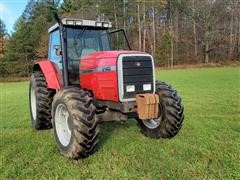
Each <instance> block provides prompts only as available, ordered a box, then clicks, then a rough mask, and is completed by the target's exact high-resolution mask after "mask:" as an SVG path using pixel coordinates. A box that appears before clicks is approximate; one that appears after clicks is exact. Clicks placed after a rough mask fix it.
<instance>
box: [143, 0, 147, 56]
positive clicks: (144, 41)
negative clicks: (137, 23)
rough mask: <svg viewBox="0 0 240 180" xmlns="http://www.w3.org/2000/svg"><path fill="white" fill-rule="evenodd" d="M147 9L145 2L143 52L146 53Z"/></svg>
mask: <svg viewBox="0 0 240 180" xmlns="http://www.w3.org/2000/svg"><path fill="white" fill-rule="evenodd" d="M145 11H146V7H145V1H144V3H143V26H144V29H143V51H144V52H145V51H146V12H145Z"/></svg>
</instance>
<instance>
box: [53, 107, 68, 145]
mask: <svg viewBox="0 0 240 180" xmlns="http://www.w3.org/2000/svg"><path fill="white" fill-rule="evenodd" d="M54 118H55V121H54V122H55V128H56V132H57V137H58V139H59V141H60V143H61V144H62V145H63V146H67V145H68V144H69V143H70V140H71V134H72V130H71V129H72V128H71V124H72V123H71V121H70V118H69V113H68V110H67V107H66V106H65V105H64V104H59V105H58V106H57V108H56V110H55V117H54Z"/></svg>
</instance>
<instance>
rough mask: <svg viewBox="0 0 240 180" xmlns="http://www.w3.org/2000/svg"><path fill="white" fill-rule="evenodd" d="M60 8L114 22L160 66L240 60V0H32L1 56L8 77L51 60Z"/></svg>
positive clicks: (63, 12)
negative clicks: (52, 29)
mask: <svg viewBox="0 0 240 180" xmlns="http://www.w3.org/2000/svg"><path fill="white" fill-rule="evenodd" d="M54 12H58V13H59V14H60V16H61V17H74V18H82V19H94V20H96V19H98V20H105V21H111V22H112V24H113V28H114V29H118V28H123V29H125V31H126V33H127V35H128V38H129V41H130V44H131V46H132V49H134V50H140V51H146V52H148V53H150V54H152V55H153V57H154V58H155V62H156V65H158V66H162V67H173V66H175V65H180V64H199V63H226V62H229V61H239V60H240V0H201V1H198V0H64V1H63V2H62V3H60V0H29V1H28V4H27V5H26V7H25V10H24V12H23V13H22V15H21V16H20V17H19V19H18V20H17V21H16V23H15V25H14V32H13V33H12V34H11V35H10V37H9V38H7V39H8V42H7V45H6V47H4V51H3V53H2V54H3V55H2V56H0V66H1V68H0V73H1V74H2V75H6V74H17V75H21V76H25V75H27V74H28V71H29V70H30V69H31V66H32V64H33V63H34V62H35V61H36V60H39V59H43V58H47V55H48V34H47V29H48V28H49V27H50V26H51V25H53V24H54V23H55V20H54V15H53V14H54ZM0 22H1V24H0V25H1V26H0V33H1V34H0V35H1V36H0V38H1V40H2V39H6V38H4V37H6V36H5V35H6V29H5V26H4V23H3V22H2V21H0ZM2 32H4V33H2ZM2 47H3V45H2Z"/></svg>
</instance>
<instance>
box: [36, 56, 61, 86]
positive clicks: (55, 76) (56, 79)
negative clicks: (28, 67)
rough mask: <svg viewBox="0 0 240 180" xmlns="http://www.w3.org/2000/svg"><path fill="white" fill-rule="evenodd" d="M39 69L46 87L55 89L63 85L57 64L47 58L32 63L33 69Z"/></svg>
mask: <svg viewBox="0 0 240 180" xmlns="http://www.w3.org/2000/svg"><path fill="white" fill-rule="evenodd" d="M39 70H41V71H42V73H43V75H44V77H45V79H46V81H47V85H48V88H50V89H56V90H57V89H61V88H62V87H63V80H62V73H61V71H60V70H59V68H58V66H57V64H55V63H54V62H51V61H49V60H44V61H39V62H37V63H36V64H34V67H33V71H39Z"/></svg>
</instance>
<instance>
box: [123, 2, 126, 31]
mask: <svg viewBox="0 0 240 180" xmlns="http://www.w3.org/2000/svg"><path fill="white" fill-rule="evenodd" d="M125 3H126V1H125V0H123V28H124V30H125V31H126V20H125V18H126V4H125Z"/></svg>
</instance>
